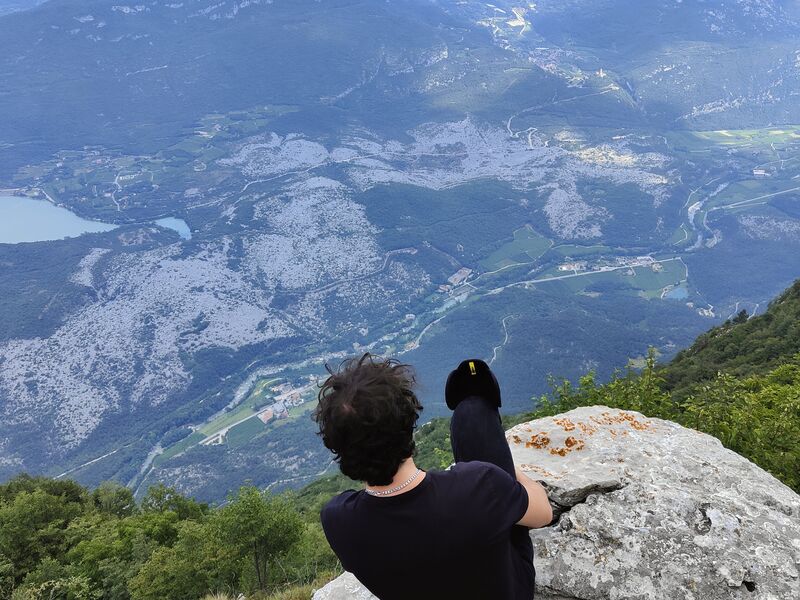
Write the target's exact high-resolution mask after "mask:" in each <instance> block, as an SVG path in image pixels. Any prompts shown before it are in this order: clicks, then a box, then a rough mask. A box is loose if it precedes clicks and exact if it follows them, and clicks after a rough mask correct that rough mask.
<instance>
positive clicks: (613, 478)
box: [314, 406, 800, 600]
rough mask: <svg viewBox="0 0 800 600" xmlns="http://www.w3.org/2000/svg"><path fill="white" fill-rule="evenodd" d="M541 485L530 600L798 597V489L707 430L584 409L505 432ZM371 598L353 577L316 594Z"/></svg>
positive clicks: (318, 597) (331, 599) (329, 599)
mask: <svg viewBox="0 0 800 600" xmlns="http://www.w3.org/2000/svg"><path fill="white" fill-rule="evenodd" d="M507 439H508V441H509V444H510V446H511V451H512V454H513V456H514V460H515V462H516V464H517V465H519V466H520V467H521V468H522V470H524V471H526V472H527V473H528V474H529V475H530V476H531V477H533V478H535V479H538V480H540V481H542V482H543V483H544V484H545V485H546V486H547V487H548V492H549V496H550V500H551V502H552V503H553V505H554V508H555V509H556V510H555V512H556V514H557V516H556V518H555V520H554V523H553V525H551V526H550V527H546V528H543V529H539V530H533V531H531V537H532V539H533V542H534V548H535V552H536V558H535V564H536V570H537V598H547V599H550V600H605V599H611V598H614V599H618V600H622V599H629V598H630V599H633V598H636V599H648V600H657V599H659V600H660V599H664V600H666V599H673V598H697V599H700V598H702V599H703V600H723V599H725V600H727V599H734V598H735V599H738V598H753V599H764V600H767V599H775V600H783V599H786V600H789V599H795V598H800V496H798V495H797V494H796V493H795V492H793V491H792V490H791V489H789V488H788V487H786V486H785V485H784V484H783V483H781V482H780V481H778V480H777V479H775V478H774V477H773V476H772V475H770V474H768V473H767V472H765V471H764V470H762V469H761V468H759V467H758V466H756V465H755V464H753V463H751V462H750V461H748V460H746V459H745V458H743V457H741V456H739V455H738V454H736V453H735V452H732V451H730V450H727V449H725V448H724V447H723V446H722V444H721V443H720V442H719V441H718V440H717V439H716V438H713V437H711V436H709V435H706V434H703V433H700V432H697V431H694V430H692V429H687V428H685V427H682V426H680V425H678V424H676V423H672V422H670V421H664V420H660V419H651V418H647V417H645V416H643V415H641V414H640V413H636V412H631V411H621V410H617V409H610V408H607V407H604V406H592V407H584V408H578V409H575V410H572V411H570V412H567V413H564V414H561V415H557V416H555V417H547V418H543V419H538V420H535V421H531V422H528V423H523V424H520V425H517V426H516V427H514V428H512V429H510V430H509V431H508V432H507ZM345 598H347V599H358V598H363V599H368V598H372V596H371V595H370V594H369V592H367V591H366V590H365V589H364V588H363V587H361V586H360V585H359V584H358V582H357V581H356V580H355V578H354V577H353V576H352V575H350V574H345V575H343V576H342V577H340V578H338V579H336V580H335V581H333V582H331V583H330V584H328V585H327V586H325V587H324V588H322V589H321V590H319V591H318V592H316V594H315V595H314V600H339V599H342V600H343V599H345Z"/></svg>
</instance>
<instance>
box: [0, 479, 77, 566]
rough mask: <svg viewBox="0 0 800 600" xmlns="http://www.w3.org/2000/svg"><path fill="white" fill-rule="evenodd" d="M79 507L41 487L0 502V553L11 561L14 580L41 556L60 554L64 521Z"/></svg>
mask: <svg viewBox="0 0 800 600" xmlns="http://www.w3.org/2000/svg"><path fill="white" fill-rule="evenodd" d="M83 511H84V507H83V505H81V504H79V503H77V502H71V501H66V500H65V499H64V498H63V497H59V496H52V495H50V494H48V493H47V492H45V491H44V490H42V489H34V490H33V491H32V492H28V491H23V492H20V493H18V494H17V495H16V496H15V497H14V499H13V500H11V501H7V502H5V503H2V504H0V556H4V557H5V558H6V560H7V561H9V562H10V563H11V564H13V566H14V573H13V579H14V581H15V582H19V581H21V580H22V579H23V578H24V577H25V576H26V575H27V574H28V573H29V572H30V571H32V570H33V569H34V568H35V567H36V565H37V564H38V562H39V561H40V560H41V559H43V558H46V557H52V558H61V557H62V555H63V554H64V551H65V549H66V548H65V543H64V542H65V530H66V528H67V525H68V524H69V522H70V521H71V520H72V519H74V518H76V517H77V516H78V515H80V514H81V513H83Z"/></svg>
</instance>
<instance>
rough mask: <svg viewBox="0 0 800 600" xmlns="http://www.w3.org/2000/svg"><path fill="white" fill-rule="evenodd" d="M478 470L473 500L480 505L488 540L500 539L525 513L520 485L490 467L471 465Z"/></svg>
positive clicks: (526, 504) (526, 497) (523, 495)
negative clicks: (497, 537)
mask: <svg viewBox="0 0 800 600" xmlns="http://www.w3.org/2000/svg"><path fill="white" fill-rule="evenodd" d="M473 464H474V468H476V469H478V470H479V477H478V481H477V485H478V488H477V490H476V493H475V497H476V500H477V502H478V503H480V505H481V506H480V509H481V513H482V517H483V518H482V519H481V521H482V522H483V527H482V529H484V531H485V533H486V535H487V536H488V537H489V539H492V538H494V537H496V536H499V535H504V534H506V533H507V532H508V530H509V529H510V528H511V527H512V526H513V525H515V524H516V523H517V522H518V521H519V520H520V519H521V518H522V517H523V516H524V515H525V513H526V512H527V510H528V492H527V491H526V490H525V488H524V487H523V485H522V484H521V483H520V482H519V481H517V480H516V478H514V477H511V475H509V474H508V473H506V472H505V471H504V470H503V469H501V468H500V467H498V466H496V465H493V464H491V463H473Z"/></svg>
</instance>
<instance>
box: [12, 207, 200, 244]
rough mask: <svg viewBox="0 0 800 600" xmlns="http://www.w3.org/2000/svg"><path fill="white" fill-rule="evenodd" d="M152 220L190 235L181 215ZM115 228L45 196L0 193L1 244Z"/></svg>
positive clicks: (188, 236) (55, 238)
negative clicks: (70, 209) (2, 194)
mask: <svg viewBox="0 0 800 600" xmlns="http://www.w3.org/2000/svg"><path fill="white" fill-rule="evenodd" d="M154 223H155V224H156V225H158V226H160V227H164V228H165V229H171V230H173V231H175V232H177V233H178V235H179V236H181V238H183V239H184V240H189V239H191V238H192V232H191V231H190V230H189V225H188V224H187V223H186V221H184V220H183V219H177V218H175V217H165V218H163V219H157V220H156V221H154ZM116 228H117V226H116V225H112V224H110V223H103V222H101V221H90V220H89V219H83V218H81V217H79V216H78V215H76V214H75V213H73V212H71V211H69V210H67V209H66V208H62V207H60V206H55V205H54V204H52V203H50V202H48V201H47V200H36V199H34V198H26V197H22V196H0V244H18V243H20V242H46V241H50V240H63V239H64V238H71V237H78V236H79V235H83V234H84V233H99V232H103V231H111V230H112V229H116Z"/></svg>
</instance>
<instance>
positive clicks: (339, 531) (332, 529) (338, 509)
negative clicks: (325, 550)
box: [319, 490, 355, 569]
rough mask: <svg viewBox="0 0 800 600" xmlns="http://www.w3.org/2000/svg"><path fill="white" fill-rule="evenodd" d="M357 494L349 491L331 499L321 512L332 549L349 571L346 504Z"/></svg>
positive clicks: (324, 530) (321, 520)
mask: <svg viewBox="0 0 800 600" xmlns="http://www.w3.org/2000/svg"><path fill="white" fill-rule="evenodd" d="M353 494H355V492H354V491H352V490H348V491H346V492H343V493H341V494H339V495H337V496H334V497H333V498H331V500H329V501H328V503H327V504H326V505H325V506H324V507H323V508H322V510H321V511H320V515H319V516H320V522H321V523H322V530H323V532H324V533H325V537H326V538H327V540H328V544H329V545H330V547H331V549H332V550H333V551H334V553H335V554H336V555H337V557H338V558H339V562H341V563H342V566H343V567H344V568H345V569H348V567H349V565H348V564H346V563H347V561H348V558H349V557H348V552H347V550H348V544H347V535H346V533H347V532H346V529H347V525H346V523H345V520H346V519H345V515H346V510H345V507H344V505H345V503H346V501H347V500H348V499H349V498H351V497H352V495H353Z"/></svg>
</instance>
